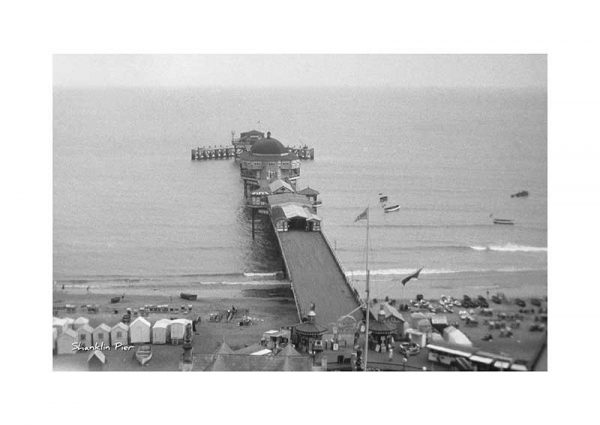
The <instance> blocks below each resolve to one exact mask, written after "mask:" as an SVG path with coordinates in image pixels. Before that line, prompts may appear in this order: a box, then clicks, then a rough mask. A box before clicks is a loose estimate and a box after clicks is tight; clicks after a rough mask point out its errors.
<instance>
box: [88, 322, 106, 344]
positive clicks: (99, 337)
mask: <svg viewBox="0 0 600 425" xmlns="http://www.w3.org/2000/svg"><path fill="white" fill-rule="evenodd" d="M92 337H93V343H94V345H97V346H100V347H102V346H103V345H104V346H105V347H110V326H108V325H105V324H104V323H102V324H100V325H98V326H97V327H96V329H94V331H93V332H92Z"/></svg>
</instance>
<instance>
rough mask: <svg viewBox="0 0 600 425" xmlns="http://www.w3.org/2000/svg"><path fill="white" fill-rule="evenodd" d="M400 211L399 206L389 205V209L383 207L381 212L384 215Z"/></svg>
mask: <svg viewBox="0 0 600 425" xmlns="http://www.w3.org/2000/svg"><path fill="white" fill-rule="evenodd" d="M399 209H400V205H391V206H389V207H384V208H383V211H384V212H386V213H390V212H394V211H398V210H399Z"/></svg>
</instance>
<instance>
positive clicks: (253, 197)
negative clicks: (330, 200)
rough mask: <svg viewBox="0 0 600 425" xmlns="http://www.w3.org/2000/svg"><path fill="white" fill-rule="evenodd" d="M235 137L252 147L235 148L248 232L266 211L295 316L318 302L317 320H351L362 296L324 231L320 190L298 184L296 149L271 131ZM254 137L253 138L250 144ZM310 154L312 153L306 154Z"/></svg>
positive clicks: (328, 322) (303, 315)
mask: <svg viewBox="0 0 600 425" xmlns="http://www.w3.org/2000/svg"><path fill="white" fill-rule="evenodd" d="M242 135H243V137H242V138H241V139H240V140H234V143H236V144H237V145H236V148H237V149H241V148H240V147H239V145H240V144H241V143H242V141H246V143H248V146H250V148H249V149H248V150H245V151H242V152H240V153H239V161H240V177H241V179H242V180H243V182H244V198H245V200H246V207H247V208H249V209H250V210H251V211H252V237H253V238H254V236H255V226H254V220H255V218H256V213H257V212H260V213H263V214H265V215H268V217H269V218H268V219H269V220H270V222H271V226H270V227H272V229H273V231H274V232H275V235H276V239H277V242H278V245H279V248H280V250H281V255H282V257H283V261H284V265H285V273H286V276H287V278H288V279H289V281H290V282H291V286H292V291H293V293H294V298H295V301H296V309H297V311H298V318H299V319H300V320H301V321H302V320H304V319H305V318H306V317H307V315H308V313H309V307H310V305H311V304H313V303H314V304H316V305H318V307H317V309H318V311H319V320H321V321H322V323H323V324H326V325H331V326H335V325H332V324H335V323H337V322H338V321H339V320H341V319H342V318H343V317H344V316H348V315H349V316H351V317H352V318H353V319H354V320H355V321H360V320H362V318H363V316H364V314H363V311H362V310H361V309H360V308H359V306H360V305H361V299H360V296H359V294H358V292H357V291H356V289H354V288H353V287H352V286H351V285H350V282H349V281H348V280H347V278H346V275H345V273H344V270H343V269H342V266H341V264H340V262H339V260H338V258H337V257H336V255H335V252H334V251H333V249H332V248H331V246H330V244H329V241H328V240H327V238H326V237H325V234H324V233H323V232H322V223H321V217H320V216H319V215H318V208H319V207H321V205H322V201H321V200H320V199H319V198H318V196H319V192H318V191H317V190H315V189H313V188H310V187H306V188H304V189H298V187H297V186H298V179H299V178H300V159H301V155H303V153H302V152H303V151H302V149H307V148H306V147H304V148H301V150H300V151H298V150H294V149H290V148H288V147H285V146H284V145H283V144H282V143H281V142H279V141H278V140H277V139H274V138H272V137H271V133H270V132H267V134H266V137H265V136H264V134H262V133H259V132H256V131H251V132H248V133H242ZM250 142H252V143H250ZM306 155H308V156H309V157H311V158H312V157H314V152H312V153H310V154H306Z"/></svg>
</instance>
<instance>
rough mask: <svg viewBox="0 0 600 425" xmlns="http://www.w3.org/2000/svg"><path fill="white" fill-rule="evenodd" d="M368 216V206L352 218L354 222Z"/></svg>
mask: <svg viewBox="0 0 600 425" xmlns="http://www.w3.org/2000/svg"><path fill="white" fill-rule="evenodd" d="M368 217H369V208H368V207H367V208H365V210H364V211H363V212H361V213H360V214H359V215H358V216H357V217H356V219H355V220H354V222H355V223H356V222H357V221H360V220H366V219H367V218H368Z"/></svg>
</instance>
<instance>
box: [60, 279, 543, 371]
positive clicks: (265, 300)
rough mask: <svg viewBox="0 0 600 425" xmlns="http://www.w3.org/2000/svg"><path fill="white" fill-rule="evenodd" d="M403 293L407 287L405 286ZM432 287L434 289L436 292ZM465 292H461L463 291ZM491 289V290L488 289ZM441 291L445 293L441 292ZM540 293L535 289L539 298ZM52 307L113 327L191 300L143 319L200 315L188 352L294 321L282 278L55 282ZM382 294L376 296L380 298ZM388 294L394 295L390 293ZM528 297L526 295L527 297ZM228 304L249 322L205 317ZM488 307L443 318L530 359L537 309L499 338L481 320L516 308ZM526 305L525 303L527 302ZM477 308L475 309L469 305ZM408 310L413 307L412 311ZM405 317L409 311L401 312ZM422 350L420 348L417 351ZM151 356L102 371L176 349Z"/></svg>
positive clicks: (116, 356) (121, 355)
mask: <svg viewBox="0 0 600 425" xmlns="http://www.w3.org/2000/svg"><path fill="white" fill-rule="evenodd" d="M181 291H183V292H191V293H195V294H197V295H198V300H197V301H188V300H183V299H180V298H179V293H180V292H181ZM407 292H408V291H407ZM424 292H426V297H425V298H426V299H429V300H431V301H432V302H435V301H437V300H438V298H439V296H440V295H441V293H440V294H438V295H437V296H435V295H434V290H433V289H431V288H430V289H429V290H427V291H424ZM436 292H438V291H436ZM464 292H467V291H464ZM468 293H469V295H470V296H472V297H475V298H476V297H477V295H484V296H485V295H486V294H485V291H479V292H474V291H471V292H468ZM492 293H494V292H492ZM445 294H446V295H449V294H448V293H447V291H446V292H445ZM122 295H124V298H123V300H121V301H120V302H118V303H115V304H111V303H110V298H112V297H115V296H122ZM544 295H545V294H539V296H540V297H542V298H543V297H544ZM53 298H54V310H55V313H56V316H58V317H72V318H77V317H79V316H84V317H87V318H88V319H89V320H90V325H91V326H92V327H96V326H98V325H99V324H101V323H105V324H107V325H109V326H113V325H115V324H116V323H118V322H119V321H121V318H122V316H123V314H124V313H125V311H126V309H127V308H132V309H138V308H140V307H143V306H144V305H147V304H155V305H158V304H169V305H170V306H173V307H177V308H179V307H181V306H182V305H186V306H187V305H192V311H191V312H189V313H181V312H177V313H174V312H171V313H150V314H149V316H148V317H147V319H148V320H149V321H150V322H151V323H154V322H156V321H157V320H159V319H162V318H181V317H182V318H189V319H192V318H196V317H198V316H200V317H201V319H202V322H201V324H200V326H199V328H198V329H197V334H196V335H195V336H194V348H193V350H194V354H195V355H202V354H212V353H214V351H215V350H216V348H217V347H218V346H219V344H220V343H221V342H223V341H225V342H227V344H229V345H230V346H231V348H233V349H234V350H235V349H239V348H243V347H245V346H248V345H251V344H255V343H257V342H259V341H260V338H261V336H262V334H263V333H264V332H265V331H267V330H270V329H279V328H280V327H282V326H289V325H293V324H295V323H297V322H298V317H297V312H296V307H295V304H294V299H293V294H292V292H291V289H290V286H289V285H288V284H286V283H285V281H282V282H281V283H280V284H277V285H273V284H266V285H202V287H201V288H199V287H198V286H197V285H196V286H185V285H184V286H181V287H180V288H175V287H168V288H156V287H152V286H147V285H138V286H130V285H123V286H122V287H116V286H111V287H109V288H93V289H92V288H91V289H90V290H88V289H87V288H80V287H65V289H64V290H63V289H62V287H61V286H58V287H55V290H54V293H53ZM383 298H384V297H379V300H380V301H381V300H383ZM390 298H394V297H392V296H390ZM527 301H528V299H527ZM65 304H71V305H75V306H76V312H75V313H72V312H70V313H67V312H66V311H65V310H64V309H61V307H64V305H65ZM88 304H92V305H98V307H99V310H98V313H88V312H87V309H86V308H85V306H86V305H88ZM232 305H234V306H235V307H236V308H237V309H238V311H240V312H244V311H245V310H247V311H248V316H249V317H251V318H252V319H253V324H252V325H251V326H239V325H238V321H237V320H233V321H231V322H229V323H228V322H226V321H224V320H223V321H221V322H210V321H209V320H208V319H209V317H210V314H211V313H216V312H224V311H226V310H227V309H229V308H231V306H232ZM490 307H491V308H493V310H494V317H483V316H481V315H479V314H475V315H474V316H475V318H476V319H477V320H479V325H478V326H474V327H473V326H467V325H466V324H465V323H464V321H461V319H460V318H459V315H458V312H459V311H460V310H462V309H463V308H461V307H457V308H455V309H454V312H453V313H444V314H445V315H446V316H447V318H448V323H450V324H452V323H455V324H458V326H459V329H460V330H461V331H463V332H464V333H465V334H466V335H467V336H468V337H469V338H470V339H471V341H472V342H473V345H474V346H476V347H478V348H480V349H482V350H484V351H489V352H494V353H498V354H504V355H507V356H511V357H514V358H515V359H520V360H524V361H526V362H531V361H532V360H533V358H534V357H535V355H536V354H537V352H538V350H539V348H540V347H541V345H542V344H543V343H544V342H545V339H546V335H545V333H543V332H531V331H529V327H530V326H531V325H533V324H534V323H536V322H535V316H537V312H538V310H537V309H536V311H535V312H534V313H528V314H524V315H523V316H524V317H523V319H522V321H521V324H520V327H519V328H517V329H513V336H512V337H510V338H504V337H500V336H499V331H498V330H492V331H490V330H489V329H488V326H485V325H484V321H485V320H486V319H487V320H493V319H495V317H496V315H497V313H502V312H503V313H508V314H510V313H518V311H519V310H520V307H518V306H517V305H515V304H514V303H513V302H512V297H509V299H508V302H506V303H503V304H500V305H498V304H494V303H491V302H490ZM528 308H531V305H528ZM542 308H544V309H547V302H545V301H544V302H543V303H542ZM475 310H479V309H475ZM413 311H414V310H413ZM403 314H404V316H405V317H406V318H407V319H408V318H409V315H410V312H403ZM490 333H491V334H492V335H493V339H492V340H490V341H484V340H483V339H482V338H483V337H484V336H485V335H487V334H490ZM423 351H425V350H423ZM153 353H154V355H153V360H152V361H151V362H149V363H148V364H147V365H146V366H144V367H141V366H140V365H139V364H138V363H137V362H136V361H135V358H134V354H133V351H114V350H113V351H109V352H105V354H106V356H107V358H108V362H107V366H106V370H132V371H143V370H174V371H176V370H178V369H179V359H180V357H181V353H182V348H181V347H180V346H171V345H162V346H161V345H154V346H153ZM53 359H54V360H53V363H54V370H87V363H86V360H87V354H86V352H83V351H82V352H78V353H75V354H73V355H55V356H54V357H53ZM411 363H415V366H421V363H423V365H425V364H426V360H425V358H424V357H423V356H418V357H415V358H411V359H409V364H411Z"/></svg>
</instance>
